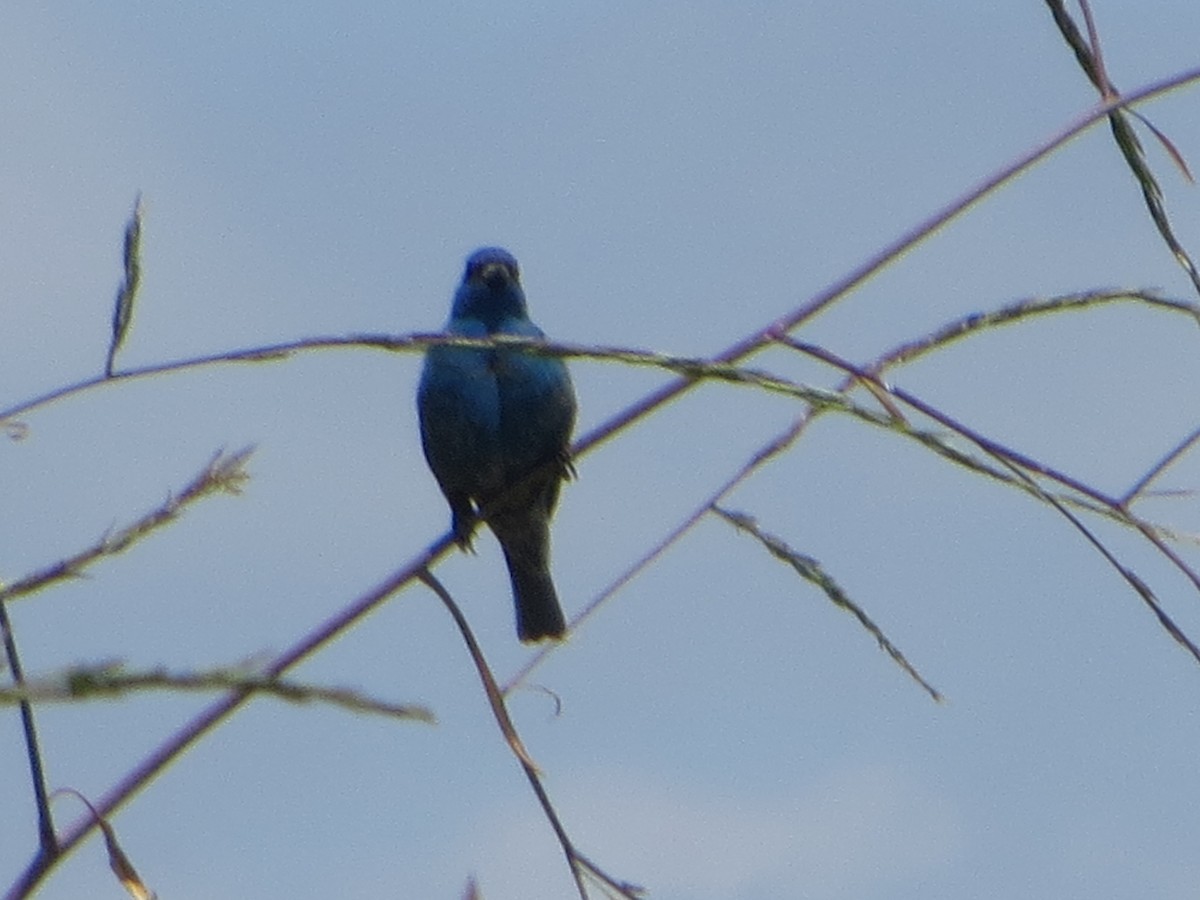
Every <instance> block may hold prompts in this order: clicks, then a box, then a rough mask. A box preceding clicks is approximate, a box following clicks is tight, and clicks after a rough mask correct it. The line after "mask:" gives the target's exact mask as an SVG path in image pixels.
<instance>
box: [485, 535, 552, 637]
mask: <svg viewBox="0 0 1200 900" xmlns="http://www.w3.org/2000/svg"><path fill="white" fill-rule="evenodd" d="M488 524H489V525H490V526H491V528H492V530H493V531H494V532H495V533H496V537H497V538H498V539H499V540H500V547H501V549H503V550H504V561H505V562H506V563H508V575H509V578H510V579H511V580H512V589H513V602H514V603H515V604H516V608H517V637H519V638H520V639H521V640H522V641H525V642H527V643H528V642H532V641H540V640H542V639H543V638H561V637H562V636H563V635H564V634H565V633H566V631H567V623H566V621H565V620H564V619H563V613H562V607H560V606H559V604H558V592H557V591H555V590H554V582H553V581H552V580H551V578H550V552H549V551H550V529H549V527H548V523H547V522H546V521H545V519H544V518H539V517H538V516H531V515H522V516H504V517H503V518H502V519H501V520H494V521H491V522H489V523H488Z"/></svg>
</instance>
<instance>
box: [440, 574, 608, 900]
mask: <svg viewBox="0 0 1200 900" xmlns="http://www.w3.org/2000/svg"><path fill="white" fill-rule="evenodd" d="M418 577H420V579H421V580H422V581H423V582H425V584H426V585H427V586H428V587H429V589H430V590H431V591H433V592H434V593H435V594H436V595H437V596H438V599H440V600H441V601H442V603H443V604H444V605H445V607H446V609H447V610H448V611H449V613H450V615H451V617H452V618H453V619H454V624H455V625H457V626H458V630H459V632H460V633H461V634H462V639H463V642H464V643H465V644H466V645H467V650H468V651H469V652H470V654H471V660H472V661H473V662H474V663H475V670H476V671H477V672H478V673H479V680H480V681H481V682H482V683H483V689H484V693H485V694H486V695H487V699H488V705H489V706H490V707H491V710H492V716H493V717H494V718H495V719H496V724H497V725H499V726H500V732H501V733H502V734H503V735H504V739H505V741H507V742H508V746H509V748H510V749H511V750H512V751H513V755H514V756H515V757H516V758H517V762H519V763H520V764H521V769H522V770H523V771H524V772H525V777H526V778H528V779H529V783H530V785H531V786H532V787H533V791H534V793H535V794H536V795H537V798H538V803H540V804H541V806H542V812H543V813H544V814H545V816H546V819H547V821H549V823H550V827H551V828H552V829H554V835H555V837H557V838H558V843H559V846H560V847H562V851H563V855H564V856H565V857H566V858H567V865H568V866H569V867H570V869H571V877H572V878H574V879H575V887H576V889H577V890H578V891H579V896H580V897H581V898H582V900H588V895H587V889H586V888H585V887H584V886H583V878H582V876H581V875H580V873H579V868H578V867H577V866H576V864H575V846H574V844H572V843H571V838H570V836H569V835H568V834H567V830H566V828H564V827H563V824H562V820H561V819H559V817H558V812H557V811H556V810H555V809H554V805H553V804H552V803H551V802H550V797H549V796H548V795H547V794H546V790H545V788H544V787H543V786H542V779H541V776H540V775H539V774H538V767H537V765H536V764H535V763H534V761H533V759H532V758H531V757H530V756H529V752H528V751H527V750H526V749H525V745H524V743H523V742H522V741H521V737H520V735H518V734H517V729H516V726H514V725H513V723H512V719H511V718H510V717H509V715H508V707H507V706H505V704H504V695H503V694H502V693H501V692H500V688H499V687H498V686H497V685H496V679H495V677H493V675H492V670H491V667H490V666H489V665H488V663H487V660H486V659H485V658H484V655H483V651H482V650H481V649H480V648H479V642H478V641H476V640H475V635H474V633H472V631H471V626H470V624H469V623H468V622H467V618H466V616H464V615H463V614H462V610H460V609H459V608H458V604H457V603H455V602H454V598H453V597H451V596H450V592H449V591H447V590H446V588H445V587H444V586H443V585H442V583H441V582H440V581H438V580H437V578H435V577H434V576H433V573H432V572H430V571H429V570H425V571H423V572H421V573H420V575H419V576H418Z"/></svg>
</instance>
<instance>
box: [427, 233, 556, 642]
mask: <svg viewBox="0 0 1200 900" xmlns="http://www.w3.org/2000/svg"><path fill="white" fill-rule="evenodd" d="M446 333H447V334H453V335H460V336H462V337H472V338H476V337H477V338H486V337H488V336H490V335H498V334H512V335H519V336H522V337H534V338H540V337H542V336H543V334H542V331H541V329H539V328H538V327H537V326H536V325H534V324H533V323H532V322H531V321H529V314H528V312H527V311H526V308H525V292H524V291H523V290H522V288H521V280H520V272H519V270H518V268H517V261H516V259H514V258H513V256H512V254H510V253H509V252H508V251H507V250H503V249H501V248H499V247H484V248H482V249H479V250H476V251H475V252H474V253H472V254H471V255H470V257H468V259H467V268H466V271H465V272H464V274H463V279H462V284H460V285H459V287H458V291H457V292H456V293H455V295H454V305H453V307H452V308H451V310H450V320H449V322H447V323H446ZM417 410H418V413H419V416H420V420H421V446H422V448H423V449H424V451H425V459H426V460H427V461H428V462H429V468H430V469H432V470H433V475H434V477H435V478H436V479H437V482H438V485H439V486H440V487H441V489H442V493H443V494H445V495H446V500H447V501H449V503H450V513H451V519H452V527H453V529H454V537H455V539H456V540H457V541H458V544H459V546H460V547H462V548H463V549H464V550H467V549H470V545H471V536H472V534H473V532H474V530H475V524H476V522H477V520H479V519H482V520H483V521H484V522H486V523H487V526H488V528H490V529H491V531H492V533H493V534H495V535H496V538H497V540H499V541H500V547H501V549H502V550H503V551H504V560H505V562H506V563H507V564H508V573H509V577H510V579H511V581H512V591H513V601H514V602H515V604H516V609H517V635H518V636H519V637H520V639H521V640H522V641H537V640H541V639H542V638H546V637H551V638H559V637H562V635H563V633H564V632H565V631H566V623H565V622H564V621H563V614H562V609H561V607H560V606H559V603H558V594H557V593H556V592H555V590H554V582H553V581H551V579H550V517H551V515H553V513H554V507H555V504H556V503H557V502H558V491H559V487H560V485H561V483H562V481H563V480H564V479H565V478H567V477H568V476H569V475H570V474H571V462H570V456H569V446H570V439H571V429H572V427H573V426H574V424H575V391H574V389H573V388H572V387H571V378H570V376H569V375H568V374H567V367H566V365H565V364H564V363H563V361H562V360H561V359H558V358H557V357H551V356H538V355H536V354H534V353H529V352H527V351H522V350H520V349H518V348H511V349H510V348H504V347H496V348H487V349H476V348H468V347H430V348H429V350H428V352H427V353H426V355H425V367H424V369H423V371H422V372H421V384H420V387H419V388H418V389H417Z"/></svg>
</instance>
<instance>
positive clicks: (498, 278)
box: [479, 262, 509, 287]
mask: <svg viewBox="0 0 1200 900" xmlns="http://www.w3.org/2000/svg"><path fill="white" fill-rule="evenodd" d="M479 277H480V278H481V279H482V280H483V281H484V282H485V283H486V284H488V285H491V286H492V287H500V286H501V285H503V284H507V283H508V281H509V273H508V266H506V265H504V263H498V262H495V263H488V264H487V265H485V266H484V267H483V268H482V269H480V270H479Z"/></svg>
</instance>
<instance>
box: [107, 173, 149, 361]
mask: <svg viewBox="0 0 1200 900" xmlns="http://www.w3.org/2000/svg"><path fill="white" fill-rule="evenodd" d="M141 257H142V195H141V194H138V196H137V200H135V201H134V204H133V212H132V213H131V214H130V216H129V221H128V222H127V223H125V247H124V253H123V262H124V264H125V277H124V278H123V279H122V281H121V286H120V287H119V288H117V299H116V303H115V304H114V306H113V319H112V342H111V343H110V344H109V345H108V360H107V361H106V362H105V364H104V374H105V375H107V376H108V377H110V378H111V377H112V374H113V366H114V363H115V360H116V356H117V350H119V349H120V347H121V344H122V342H123V341H124V340H125V334H126V333H127V332H128V331H129V323H130V322H132V321H133V302H134V299H135V298H136V297H137V291H138V286H139V285H140V284H141V280H142V258H141Z"/></svg>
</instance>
